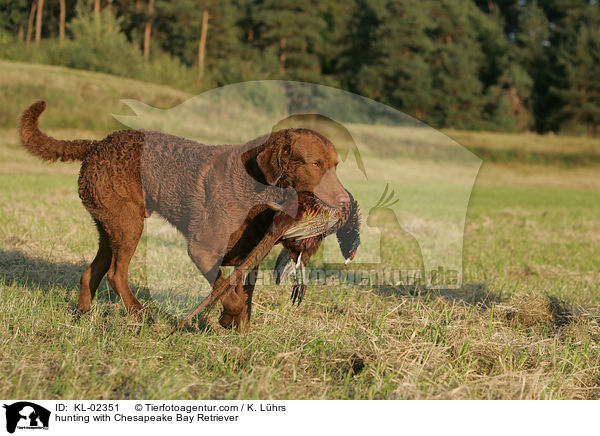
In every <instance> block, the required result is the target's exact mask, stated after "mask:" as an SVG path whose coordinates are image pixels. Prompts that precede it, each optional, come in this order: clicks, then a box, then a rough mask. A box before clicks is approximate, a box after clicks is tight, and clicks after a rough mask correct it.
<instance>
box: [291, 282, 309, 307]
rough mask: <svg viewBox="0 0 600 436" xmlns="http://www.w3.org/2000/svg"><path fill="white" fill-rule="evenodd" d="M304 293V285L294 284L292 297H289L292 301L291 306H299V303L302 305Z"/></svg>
mask: <svg viewBox="0 0 600 436" xmlns="http://www.w3.org/2000/svg"><path fill="white" fill-rule="evenodd" d="M305 293H306V285H305V284H304V283H298V284H295V285H294V286H293V287H292V296H291V297H290V299H291V300H292V306H293V305H294V304H296V302H297V305H298V306H300V303H302V300H303V299H304V294H305Z"/></svg>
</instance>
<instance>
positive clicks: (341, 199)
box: [335, 192, 350, 206]
mask: <svg viewBox="0 0 600 436" xmlns="http://www.w3.org/2000/svg"><path fill="white" fill-rule="evenodd" d="M335 199H336V200H337V203H338V204H339V205H340V206H343V205H344V204H346V203H350V196H349V195H348V193H347V192H344V193H343V194H338V195H337V197H335Z"/></svg>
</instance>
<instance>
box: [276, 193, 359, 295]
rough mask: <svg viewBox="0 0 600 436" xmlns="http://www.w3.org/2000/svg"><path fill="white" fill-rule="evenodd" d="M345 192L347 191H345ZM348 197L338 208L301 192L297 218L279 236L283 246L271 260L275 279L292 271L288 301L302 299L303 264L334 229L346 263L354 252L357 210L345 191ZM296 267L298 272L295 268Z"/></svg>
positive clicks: (304, 291)
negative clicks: (293, 281)
mask: <svg viewBox="0 0 600 436" xmlns="http://www.w3.org/2000/svg"><path fill="white" fill-rule="evenodd" d="M346 192H347V191H346ZM348 195H349V196H350V201H349V202H348V203H345V204H344V205H343V206H341V207H339V208H332V207H330V206H327V205H325V204H324V203H323V202H321V201H320V200H319V199H318V198H317V197H315V196H314V195H312V194H304V195H302V196H301V201H300V208H301V209H302V211H301V217H302V218H301V219H300V220H298V221H296V222H295V223H294V224H293V225H292V226H291V227H290V228H288V229H287V231H286V232H285V233H284V234H283V236H282V237H281V239H280V242H281V244H282V245H283V247H284V248H283V249H282V250H281V253H279V256H278V257H277V261H276V263H275V271H274V275H275V278H276V283H281V282H282V281H283V280H285V279H286V278H287V277H288V276H289V274H290V273H291V272H292V271H293V273H294V276H295V283H294V286H293V288H292V295H291V298H290V299H291V300H292V304H295V303H296V302H297V303H298V305H299V304H300V303H301V302H302V299H303V298H304V294H305V293H306V281H307V277H306V265H307V264H308V261H309V259H310V258H311V257H312V256H313V255H314V254H315V253H316V252H317V251H318V250H319V247H320V246H321V243H322V242H323V239H325V238H326V237H327V236H329V235H331V234H333V233H335V234H336V236H337V239H338V243H339V245H340V250H341V251H342V255H343V256H344V259H346V263H348V262H350V261H351V260H352V259H353V258H354V256H355V255H356V250H357V249H358V246H359V244H360V214H359V208H358V203H357V202H356V200H355V199H354V197H352V194H350V193H349V192H348ZM298 270H300V273H299V272H298Z"/></svg>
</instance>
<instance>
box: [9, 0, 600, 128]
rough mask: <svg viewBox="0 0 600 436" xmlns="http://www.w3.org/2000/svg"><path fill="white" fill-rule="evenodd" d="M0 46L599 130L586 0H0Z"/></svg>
mask: <svg viewBox="0 0 600 436" xmlns="http://www.w3.org/2000/svg"><path fill="white" fill-rule="evenodd" d="M0 11H1V12H0V29H1V30H0V32H1V33H0V56H1V57H3V58H8V59H15V60H25V61H35V62H44V63H53V64H61V65H67V66H70V67H74V68H83V69H90V70H96V71H104V72H109V73H112V74H119V75H124V76H129V77H136V78H140V79H143V80H149V81H155V82H159V83H166V84H170V85H172V86H175V87H179V88H182V89H184V90H187V91H190V92H198V91H201V90H204V89H208V88H212V87H215V86H220V85H224V84H228V83H234V82H239V81H245V80H257V79H288V80H300V81H307V82H313V83H320V84H325V85H330V86H335V87H339V88H342V89H346V90H349V91H352V92H355V93H358V94H361V95H364V96H366V97H370V98H373V99H375V100H377V101H380V102H382V103H385V104H388V105H390V106H393V107H395V108H397V109H400V110H402V111H404V112H406V113H408V114H410V115H413V116H415V117H417V118H418V119H421V120H423V121H425V122H426V123H428V124H430V125H432V126H434V127H447V128H459V129H487V130H501V131H529V130H535V131H538V132H547V131H562V132H569V133H588V134H596V133H598V124H599V121H600V81H599V80H598V79H597V78H598V77H600V5H599V2H598V1H597V0H346V1H341V0H320V1H317V0H219V1H217V0H177V1H167V0H88V1H82V0H79V1H76V0H0Z"/></svg>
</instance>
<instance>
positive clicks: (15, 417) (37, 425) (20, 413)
mask: <svg viewBox="0 0 600 436" xmlns="http://www.w3.org/2000/svg"><path fill="white" fill-rule="evenodd" d="M3 407H4V408H5V409H6V431H8V432H9V433H14V432H15V430H16V429H19V430H21V429H26V430H41V429H43V430H48V424H49V422H50V411H49V410H48V409H45V408H43V407H42V406H38V405H37V404H35V403H30V402H28V401H19V402H18V403H13V404H10V405H7V404H4V406H3Z"/></svg>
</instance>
